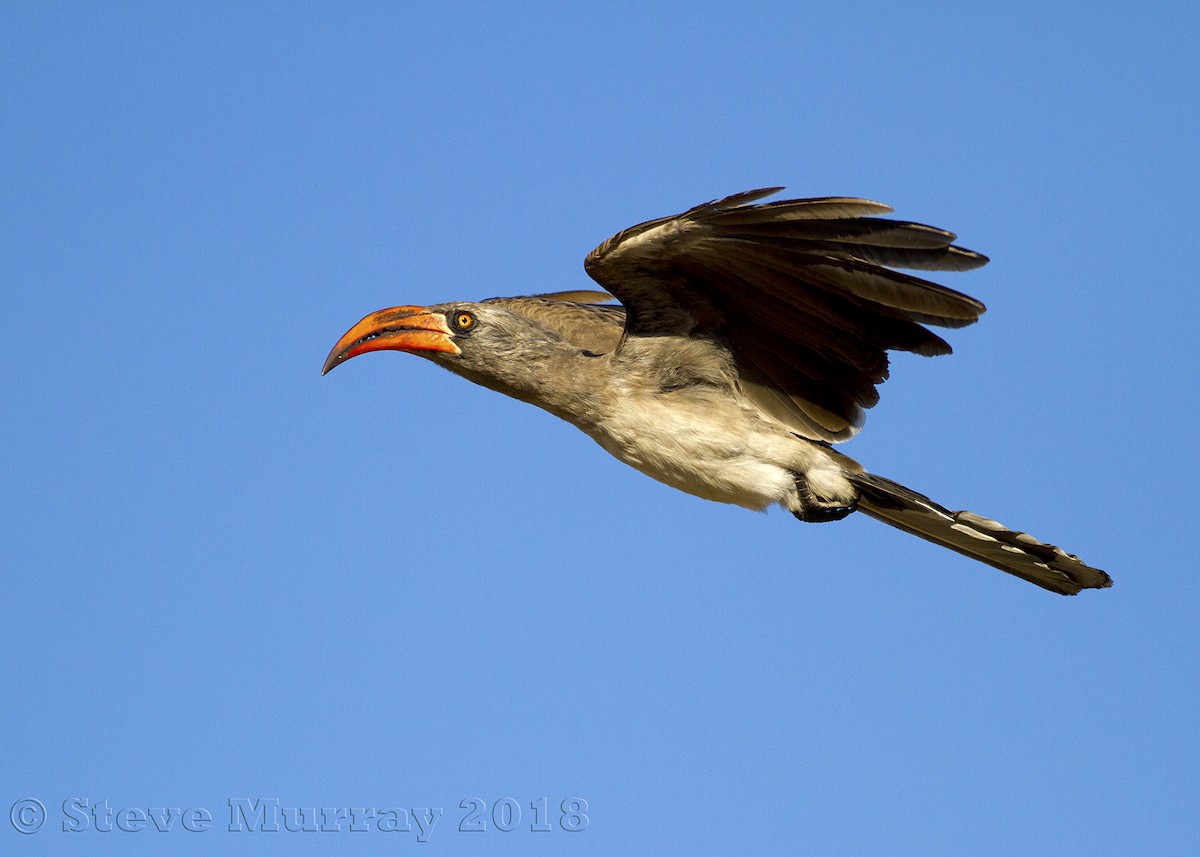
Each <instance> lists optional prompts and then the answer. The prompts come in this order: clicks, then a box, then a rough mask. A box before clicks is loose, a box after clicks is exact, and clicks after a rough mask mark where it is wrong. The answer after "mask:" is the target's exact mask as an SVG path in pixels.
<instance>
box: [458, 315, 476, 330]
mask: <svg viewBox="0 0 1200 857" xmlns="http://www.w3.org/2000/svg"><path fill="white" fill-rule="evenodd" d="M474 326H475V316H473V315H471V314H470V313H469V312H459V313H455V314H454V329H455V330H458V331H465V330H470V329H471V328H472V327H474Z"/></svg>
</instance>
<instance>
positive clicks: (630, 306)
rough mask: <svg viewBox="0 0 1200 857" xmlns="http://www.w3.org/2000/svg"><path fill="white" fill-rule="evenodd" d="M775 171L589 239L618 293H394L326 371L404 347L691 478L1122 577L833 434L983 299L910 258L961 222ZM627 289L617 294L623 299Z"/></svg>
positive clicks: (594, 262) (942, 246)
mask: <svg viewBox="0 0 1200 857" xmlns="http://www.w3.org/2000/svg"><path fill="white" fill-rule="evenodd" d="M780 190H782V188H764V189H761V190H751V191H747V192H745V193H739V194H735V195H733V196H729V197H726V198H724V199H718V200H714V201H712V202H708V203H705V204H703V205H698V206H696V207H695V208H692V209H689V210H688V211H685V212H683V213H682V214H678V215H674V216H671V217H661V218H658V219H656V220H649V221H646V222H645V223H640V224H638V225H636V226H631V227H630V228H628V229H626V230H624V231H622V232H619V233H617V234H616V235H614V236H613V237H612V238H609V239H608V240H607V241H605V242H604V243H603V244H601V245H600V246H599V247H597V248H596V249H595V250H593V251H592V252H591V253H589V254H588V256H587V259H586V260H585V261H584V267H585V269H586V270H587V273H588V274H589V275H590V276H591V277H592V279H593V280H595V281H596V282H597V283H599V284H600V285H601V286H602V287H603V288H604V291H603V292H599V291H570V292H556V293H551V294H538V295H529V296H525V297H511V298H490V299H488V300H484V301H478V302H472V301H453V302H450V303H445V304H437V305H435V306H429V307H422V306H398V307H392V308H390V309H383V310H380V311H378V312H374V313H371V314H370V315H368V316H367V317H366V318H364V319H363V320H362V321H360V322H359V323H358V324H356V325H354V327H352V328H351V329H350V330H349V331H348V332H347V333H346V335H345V336H343V337H342V338H341V339H340V340H338V342H337V344H336V345H334V347H333V350H332V351H331V352H330V353H329V357H328V359H327V360H326V361H325V366H324V369H323V370H322V374H324V373H325V372H328V371H329V370H330V369H332V368H333V367H334V366H337V365H338V364H340V363H342V362H344V361H345V360H348V359H350V358H351V357H355V356H357V355H359V354H365V353H367V352H368V351H382V350H388V349H390V350H395V351H408V352H411V353H413V354H417V355H420V356H421V357H426V358H428V359H430V360H432V361H433V362H435V363H437V364H438V365H440V366H444V367H445V368H446V369H449V370H450V371H451V372H455V373H457V374H459V375H462V376H464V377H466V378H468V379H470V380H471V381H474V382H476V383H477V384H482V385H483V386H485V387H489V388H491V389H493V390H497V391H499V392H501V393H504V394H506V395H509V396H512V397H514V398H517V399H520V400H521V401H524V402H529V403H530V404H533V405H537V406H538V407H541V408H544V409H546V410H547V411H549V412H550V413H552V414H554V415H555V416H558V417H561V418H562V419H564V420H566V421H567V422H570V423H573V424H574V425H576V426H578V427H579V428H580V429H582V430H583V431H584V432H585V433H587V434H588V435H589V436H590V437H591V438H592V439H594V440H595V441H596V442H597V443H599V444H600V446H602V447H603V448H604V449H606V450H607V451H608V452H610V453H611V454H612V455H614V456H616V457H617V458H619V459H620V460H621V461H624V462H625V463H626V464H629V465H630V466H632V467H635V468H637V469H638V470H640V471H642V472H643V473H645V474H646V475H648V476H651V477H653V478H655V479H657V480H659V481H660V482H665V483H666V484H668V485H671V486H673V487H675V488H678V489H680V490H681V491H686V492H688V493H689V494H694V495H696V496H698V497H703V498H705V499H708V500H716V501H719V502H723V503H733V504H736V505H738V506H745V507H747V508H750V509H759V510H761V509H765V508H766V507H767V506H769V505H771V504H773V503H779V504H780V505H781V506H783V507H784V508H786V509H787V510H788V511H790V512H791V513H792V514H794V515H795V516H796V517H797V518H799V519H800V520H802V521H833V520H837V519H840V518H844V517H845V516H846V515H848V514H850V513H851V512H853V511H855V510H857V511H859V512H863V513H865V514H867V515H869V516H870V517H872V518H876V519H878V520H880V521H883V522H884V523H887V524H890V525H892V526H893V527H898V528H899V529H901V530H905V531H907V532H909V533H912V534H914V535H917V536H920V537H921V538H924V539H928V540H929V541H931V542H935V543H936V544H939V545H942V546H943V547H947V548H949V549H951V550H955V551H958V552H960V553H963V554H965V555H967V556H969V557H973V558H974V559H977V560H979V561H981V562H985V563H987V564H989V565H992V566H995V567H996V568H999V569H1001V570H1003V571H1007V572H1009V573H1010V574H1014V575H1016V576H1017V577H1021V578H1024V579H1025V580H1028V581H1030V582H1032V583H1036V584H1037V585H1038V586H1041V587H1044V588H1046V589H1049V590H1051V591H1053V592H1058V593H1061V594H1064V595H1074V594H1076V593H1077V592H1079V590H1081V589H1086V588H1102V587H1106V586H1110V585H1111V584H1112V580H1111V579H1110V578H1109V576H1108V575H1107V574H1105V573H1104V572H1103V571H1100V570H1099V569H1096V568H1092V567H1090V566H1088V565H1086V564H1084V563H1083V562H1082V561H1081V560H1080V559H1079V558H1078V557H1076V556H1073V555H1071V554H1068V553H1065V552H1064V551H1062V550H1061V549H1059V548H1057V547H1055V546H1053V545H1050V544H1045V543H1043V542H1040V541H1038V540H1037V539H1034V538H1033V537H1032V536H1029V535H1027V534H1025V533H1021V532H1017V531H1015V530H1010V529H1008V528H1006V527H1004V526H1002V525H1000V524H998V523H997V522H995V521H992V520H989V519H987V518H983V517H981V516H979V515H976V514H973V513H971V512H955V511H950V510H949V509H947V508H945V507H943V506H941V505H939V504H937V503H935V502H934V501H933V500H930V499H929V498H928V497H925V496H923V495H921V494H918V493H917V492H916V491H912V490H910V489H908V488H905V487H904V486H902V485H899V484H898V483H896V482H893V481H891V480H889V479H884V478H883V477H881V476H876V475H874V474H872V473H868V472H866V471H865V470H864V469H863V467H862V466H861V465H860V464H858V463H857V462H856V461H854V460H853V459H850V458H848V457H847V456H845V455H843V454H841V453H840V452H837V451H835V450H834V449H833V448H832V446H831V444H833V443H836V442H838V441H844V440H847V439H848V438H850V437H851V436H852V435H854V434H855V433H856V432H857V431H858V430H859V429H860V428H861V427H862V424H863V409H864V408H869V407H871V406H872V405H874V404H875V403H876V402H877V401H878V400H879V394H878V392H876V389H875V388H876V385H878V384H879V383H881V382H882V381H883V380H884V379H885V378H887V375H888V356H887V352H888V351H890V350H899V351H909V352H914V353H916V354H922V355H925V356H934V355H938V354H949V353H950V350H951V349H950V346H949V345H948V344H947V343H946V342H945V341H944V340H943V339H942V338H941V337H939V336H937V335H935V334H934V333H932V332H931V331H930V330H928V329H927V328H926V327H924V326H923V325H937V326H940V327H962V326H964V325H967V324H971V323H972V322H974V321H976V320H977V319H978V318H979V316H980V315H981V314H982V313H983V311H984V306H983V304H982V303H980V302H979V301H977V300H975V299H974V298H970V297H968V296H967V295H964V294H962V293H960V292H956V291H953V290H951V289H948V288H945V287H943V286H940V285H937V284H935V283H931V282H928V281H926V280H923V279H918V278H916V277H913V276H911V275H908V274H904V273H900V272H899V271H896V270H894V269H895V268H906V269H915V270H933V271H966V270H970V269H972V268H977V267H979V266H980V265H983V264H985V263H986V262H987V261H988V260H987V257H986V256H983V255H981V254H979V253H975V252H973V251H971V250H966V249H964V248H962V247H957V246H955V245H954V244H953V241H954V240H955V238H956V236H955V235H954V234H953V233H951V232H947V231H945V230H943V229H936V228H934V227H931V226H925V225H922V224H919V223H910V222H906V221H900V220H892V219H887V218H883V217H879V216H878V215H882V214H886V213H888V212H890V211H892V209H891V207H890V206H887V205H884V204H882V203H878V202H871V201H870V200H866V199H856V198H851V197H824V198H818V199H790V200H783V201H776V202H768V203H760V202H758V200H760V199H762V198H763V197H766V196H770V195H771V194H774V193H776V192H778V191H780ZM614 297H615V298H616V299H617V300H618V301H620V304H621V305H620V306H615V305H612V304H611V303H606V301H611V300H612V299H613V298H614Z"/></svg>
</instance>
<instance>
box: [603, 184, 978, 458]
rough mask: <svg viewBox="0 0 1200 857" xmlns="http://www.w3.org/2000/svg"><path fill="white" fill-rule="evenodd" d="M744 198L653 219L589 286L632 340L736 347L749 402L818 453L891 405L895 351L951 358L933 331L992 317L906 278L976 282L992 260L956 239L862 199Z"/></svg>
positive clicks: (616, 244)
mask: <svg viewBox="0 0 1200 857" xmlns="http://www.w3.org/2000/svg"><path fill="white" fill-rule="evenodd" d="M779 190H781V188H766V189H762V190H752V191H747V192H745V193H740V194H736V195H734V196H730V197H727V198H725V199H720V200H716V201H713V202H709V203H705V204H704V205H699V206H696V207H695V208H692V209H690V210H688V211H685V212H684V213H683V214H679V215H675V216H672V217H663V218H659V219H657V220H650V221H647V222H645V223H641V224H638V225H637V226H633V227H630V228H629V229H626V230H624V231H623V232H620V233H618V234H616V235H614V236H613V237H612V238H609V239H608V240H607V241H605V242H604V243H603V244H601V245H600V246H599V247H597V248H596V249H595V250H593V251H592V252H591V253H589V254H588V256H587V259H586V260H585V262H584V267H585V268H586V269H587V272H588V274H589V275H590V276H591V277H592V279H594V280H595V281H596V282H598V283H599V284H600V285H602V286H603V287H604V288H605V289H606V290H607V291H608V292H611V293H612V294H613V295H614V296H616V298H617V299H618V300H620V301H621V303H622V304H623V305H624V306H625V308H626V311H627V320H626V335H627V337H629V338H631V339H632V338H635V337H643V336H692V337H708V338H711V339H714V340H716V341H718V342H721V343H722V344H725V345H727V346H728V347H729V349H730V351H731V352H732V354H733V356H734V360H735V363H736V366H737V370H738V373H739V379H740V384H741V387H742V391H743V393H744V394H745V395H746V396H747V397H748V398H749V399H750V400H751V401H753V402H754V403H755V404H756V405H757V406H758V407H760V408H761V409H763V410H764V411H766V412H767V413H769V414H771V415H772V416H774V417H775V418H776V419H778V420H780V421H781V422H783V423H784V424H785V425H787V426H789V427H790V428H791V429H792V430H793V431H795V432H797V433H798V434H801V435H803V436H805V437H809V438H812V439H813V440H823V441H837V440H845V439H846V438H848V437H850V436H851V435H853V434H854V433H855V432H856V431H857V430H858V429H859V427H860V426H861V425H862V421H863V409H864V408H869V407H871V406H872V405H874V404H875V403H876V402H877V401H878V400H879V394H878V393H877V392H876V390H875V386H876V385H877V384H879V383H880V382H882V381H883V380H884V379H885V378H886V377H887V371H888V370H887V366H888V362H887V352H888V351H889V350H901V351H912V352H915V353H917V354H923V355H927V356H932V355H936V354H949V353H950V346H949V345H948V344H946V342H945V341H944V340H942V339H941V337H939V336H936V335H935V334H933V333H932V332H931V331H929V330H927V329H926V328H925V327H923V326H922V325H923V324H933V325H939V326H942V327H961V326H963V325H966V324H970V323H971V322H973V321H975V320H977V319H978V318H979V316H980V315H981V314H982V313H983V311H984V306H983V304H981V303H980V302H979V301H977V300H975V299H974V298H970V297H968V296H967V295H964V294H961V293H959V292H956V291H953V290H952V289H947V288H945V287H943V286H939V285H937V284H935V283H930V282H927V281H925V280H922V279H918V278H917V277H913V276H910V275H908V274H903V273H900V272H899V271H896V270H893V268H909V269H919V270H932V271H966V270H970V269H971V268H977V267H979V266H980V265H983V264H985V263H986V262H987V261H988V260H987V257H986V256H983V255H981V254H979V253H974V252H972V251H970V250H965V249H963V248H961V247H956V246H954V244H953V243H952V242H953V241H954V239H955V236H954V234H953V233H951V232H947V231H945V230H943V229H935V228H933V227H931V226H924V225H922V224H919V223H908V222H904V221H897V220H889V219H885V218H881V217H876V216H875V215H879V214H884V213H887V212H890V211H891V210H892V209H891V208H890V207H889V206H887V205H884V204H882V203H878V202H871V201H870V200H865V199H854V198H850V197H825V198H820V199H795V200H783V201H779V202H771V203H758V204H755V203H756V202H757V200H759V199H761V198H763V197H765V196H769V195H770V194H772V193H776V192H777V191H779Z"/></svg>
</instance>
